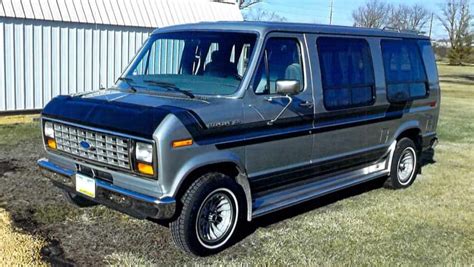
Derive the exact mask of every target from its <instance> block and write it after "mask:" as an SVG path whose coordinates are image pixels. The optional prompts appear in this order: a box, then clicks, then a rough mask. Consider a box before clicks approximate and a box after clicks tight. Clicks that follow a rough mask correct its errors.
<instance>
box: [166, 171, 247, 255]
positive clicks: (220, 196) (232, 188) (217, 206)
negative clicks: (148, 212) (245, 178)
mask: <svg viewBox="0 0 474 267" xmlns="http://www.w3.org/2000/svg"><path fill="white" fill-rule="evenodd" d="M242 194H243V192H242V189H241V188H240V186H239V185H238V184H237V183H236V182H235V181H234V180H233V179H231V178H230V177H228V176H226V175H224V174H221V173H209V174H206V175H203V176H201V177H200V178H199V179H198V180H196V181H195V182H194V183H193V184H192V185H191V186H190V187H189V189H188V190H187V191H186V193H185V194H184V196H183V197H182V199H181V201H182V204H183V207H182V210H181V214H180V215H179V217H178V218H177V219H176V220H175V221H174V222H172V223H171V225H170V227H171V233H172V237H173V240H174V242H175V243H176V245H177V246H178V247H179V248H181V249H182V250H184V251H186V252H189V253H192V254H194V255H198V256H205V255H209V254H214V253H217V252H219V251H221V250H222V249H224V248H225V247H226V246H227V245H228V244H229V243H230V242H229V241H230V240H231V239H232V236H233V234H234V232H235V229H236V227H237V224H238V222H239V220H241V219H242V218H241V216H242V214H245V213H244V212H245V211H244V210H243V207H245V205H243V203H242V199H244V198H242Z"/></svg>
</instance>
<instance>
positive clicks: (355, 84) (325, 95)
mask: <svg viewBox="0 0 474 267" xmlns="http://www.w3.org/2000/svg"><path fill="white" fill-rule="evenodd" d="M308 43H311V45H312V46H313V47H314V48H315V50H314V53H313V54H312V58H314V59H315V61H316V66H317V67H315V68H314V69H315V70H314V71H315V72H314V74H313V75H314V77H315V86H316V88H317V90H316V92H317V95H316V96H315V97H316V115H315V128H314V133H315V134H314V135H313V137H314V141H313V154H312V159H313V166H314V168H315V169H316V170H317V171H315V174H316V175H318V174H324V173H328V172H332V171H339V170H342V169H345V168H351V167H355V166H357V165H360V164H364V163H367V162H371V161H374V160H376V159H377V158H378V157H380V156H381V155H382V154H383V153H384V149H383V148H379V147H377V144H378V142H379V140H378V138H377V140H371V137H369V136H373V135H371V133H373V132H374V131H375V132H376V133H377V134H376V135H379V134H380V129H378V128H377V127H374V126H376V124H374V123H372V122H373V121H372V119H373V118H375V117H377V116H383V113H384V111H385V108H386V107H383V106H378V105H376V79H375V73H374V67H373V66H374V64H373V59H372V53H371V47H370V44H369V42H368V41H367V39H366V38H363V37H350V36H347V37H346V36H314V39H313V40H312V41H308ZM379 109H380V110H379Z"/></svg>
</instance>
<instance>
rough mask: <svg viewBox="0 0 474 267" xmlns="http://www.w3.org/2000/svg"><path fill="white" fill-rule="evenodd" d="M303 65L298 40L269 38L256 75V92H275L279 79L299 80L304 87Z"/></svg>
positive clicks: (261, 93)
mask: <svg viewBox="0 0 474 267" xmlns="http://www.w3.org/2000/svg"><path fill="white" fill-rule="evenodd" d="M302 66H303V64H302V57H301V48H300V45H299V43H298V40H296V39H293V38H275V37H274V38H270V39H268V41H267V43H266V45H265V50H264V52H263V56H262V59H261V60H260V65H259V67H258V68H257V72H256V75H255V80H254V85H253V88H254V92H255V94H258V95H269V94H275V93H276V86H275V85H276V81H278V80H298V81H299V82H300V86H301V88H304V86H303V67H302Z"/></svg>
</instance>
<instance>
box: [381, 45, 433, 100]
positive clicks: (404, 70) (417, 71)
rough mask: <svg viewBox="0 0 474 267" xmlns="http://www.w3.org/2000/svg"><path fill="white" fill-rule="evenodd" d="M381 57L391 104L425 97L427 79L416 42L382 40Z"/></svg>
mask: <svg viewBox="0 0 474 267" xmlns="http://www.w3.org/2000/svg"><path fill="white" fill-rule="evenodd" d="M381 46H382V56H383V64H384V70H385V82H386V86H387V98H388V100H389V101H391V102H400V101H407V100H412V99H417V98H422V97H425V96H426V95H427V89H426V88H427V86H426V85H427V79H426V73H425V68H424V65H423V60H422V58H421V55H420V50H419V48H418V44H417V43H416V41H410V40H383V41H382V43H381Z"/></svg>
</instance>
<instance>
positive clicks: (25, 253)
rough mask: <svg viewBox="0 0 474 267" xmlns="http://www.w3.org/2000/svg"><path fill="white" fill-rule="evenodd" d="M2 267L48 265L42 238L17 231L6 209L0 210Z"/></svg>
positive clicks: (0, 254)
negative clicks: (42, 254) (43, 259)
mask: <svg viewBox="0 0 474 267" xmlns="http://www.w3.org/2000/svg"><path fill="white" fill-rule="evenodd" d="M0 239H1V240H2V241H1V242H0V266H12V265H15V266H19V265H21V266H32V265H35V266H36V265H41V266H43V265H44V266H45V265H46V264H45V263H44V262H43V261H42V260H41V255H40V250H41V248H42V247H43V246H44V245H45V244H46V243H45V241H44V240H43V239H42V238H38V237H34V236H31V235H29V234H24V233H21V232H19V231H18V229H15V227H14V226H13V222H12V220H11V218H10V216H9V214H8V212H6V211H5V210H4V209H1V208H0Z"/></svg>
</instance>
